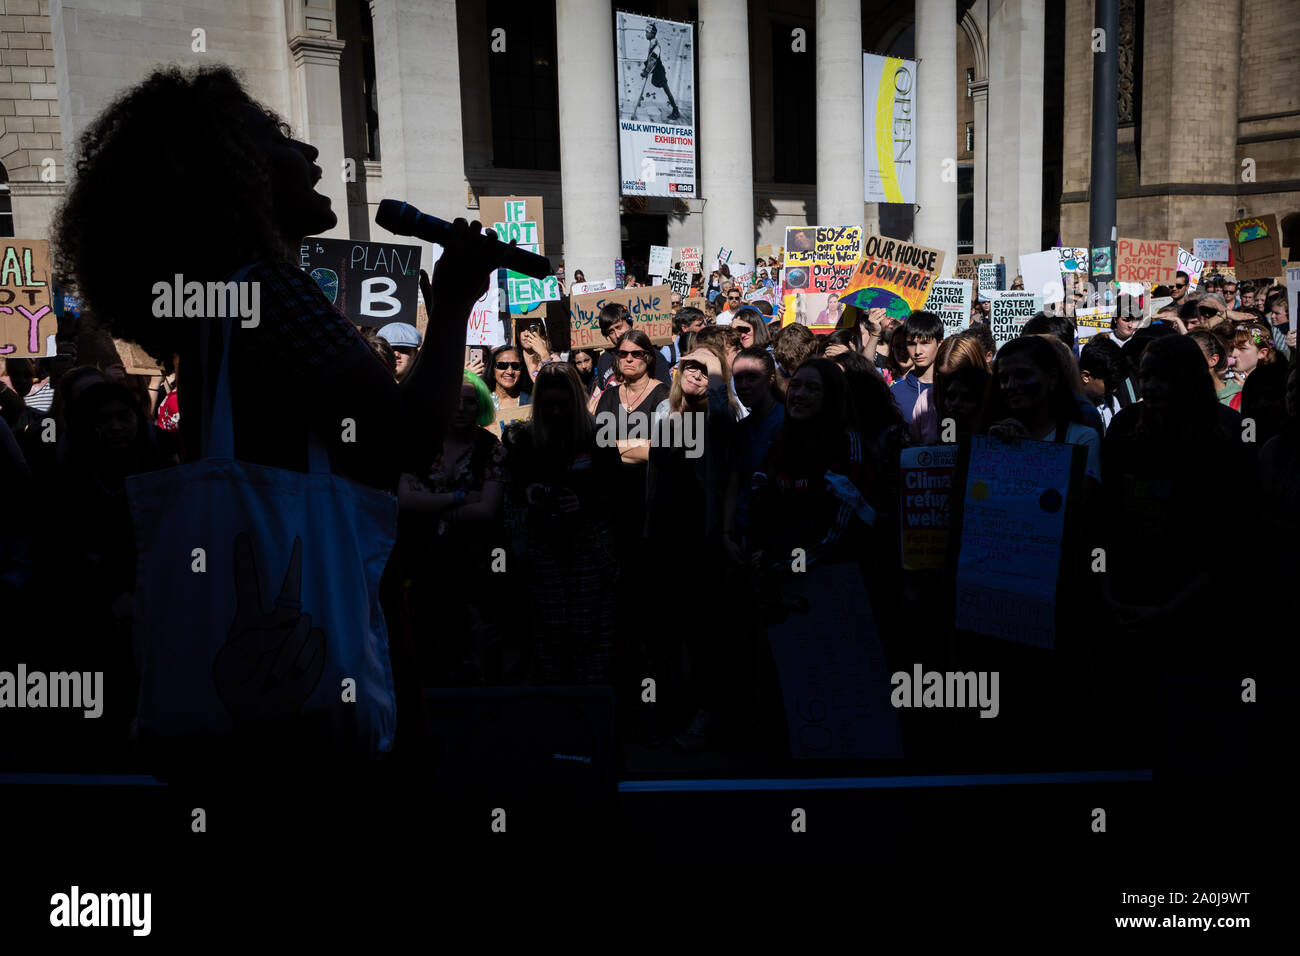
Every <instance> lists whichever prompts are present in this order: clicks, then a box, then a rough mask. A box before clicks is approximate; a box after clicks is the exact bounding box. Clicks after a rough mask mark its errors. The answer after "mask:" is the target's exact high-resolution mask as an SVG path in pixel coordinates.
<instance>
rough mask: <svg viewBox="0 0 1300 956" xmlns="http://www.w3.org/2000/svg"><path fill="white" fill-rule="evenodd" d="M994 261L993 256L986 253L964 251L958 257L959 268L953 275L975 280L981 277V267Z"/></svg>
mask: <svg viewBox="0 0 1300 956" xmlns="http://www.w3.org/2000/svg"><path fill="white" fill-rule="evenodd" d="M992 261H993V257H992V256H989V255H985V254H984V253H974V254H970V253H964V254H962V255H960V256H958V257H957V268H956V269H955V270H954V271H953V276H954V277H955V278H958V279H971V280H974V279H976V278H978V277H979V272H978V269H979V267H980V266H981V265H987V264H989V263H991V262H992Z"/></svg>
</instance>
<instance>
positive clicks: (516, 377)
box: [485, 345, 532, 411]
mask: <svg viewBox="0 0 1300 956" xmlns="http://www.w3.org/2000/svg"><path fill="white" fill-rule="evenodd" d="M486 364H487V370H486V377H485V383H486V385H487V388H488V392H489V394H490V395H491V396H492V407H493V408H495V409H496V410H497V411H500V410H501V409H503V408H518V407H520V406H521V405H527V404H528V403H529V402H531V401H532V395H531V389H530V388H528V387H527V386H530V385H532V379H531V378H530V377H529V376H528V372H527V367H526V365H525V364H524V358H523V355H522V353H521V351H520V350H519V349H517V348H515V347H514V346H513V345H498V346H497V347H496V348H494V349H493V350H492V352H491V353H490V354H489V355H488V359H487V363H486Z"/></svg>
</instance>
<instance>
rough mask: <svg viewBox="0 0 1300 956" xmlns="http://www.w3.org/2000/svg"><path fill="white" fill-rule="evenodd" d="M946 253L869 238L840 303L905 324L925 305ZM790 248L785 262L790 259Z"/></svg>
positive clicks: (901, 242) (909, 244)
mask: <svg viewBox="0 0 1300 956" xmlns="http://www.w3.org/2000/svg"><path fill="white" fill-rule="evenodd" d="M943 255H944V254H943V252H942V250H939V249H929V248H926V247H925V246H918V245H913V244H912V243H910V242H903V241H901V240H899V239H888V238H886V237H884V236H866V237H865V238H864V239H863V242H862V259H861V260H860V261H859V262H858V264H857V266H856V267H855V268H854V270H853V274H852V275H851V276H850V277H849V284H848V288H847V289H845V291H844V294H843V295H842V296H840V299H841V301H843V302H844V303H846V304H847V305H852V306H854V307H855V308H859V309H877V308H883V309H884V310H885V311H886V312H887V313H888V314H889V315H890V316H892V317H894V318H896V319H899V320H900V321H902V320H906V319H907V317H908V316H909V315H911V314H912V312H914V311H915V310H917V309H919V308H921V306H922V305H924V304H925V300H926V299H927V298H928V297H929V295H930V285H931V284H932V283H933V282H934V280H935V279H937V278H938V277H939V273H940V272H941V271H942V269H943ZM789 256H790V253H789V247H788V245H787V252H786V258H787V260H788V259H789Z"/></svg>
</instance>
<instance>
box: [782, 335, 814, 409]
mask: <svg viewBox="0 0 1300 956" xmlns="http://www.w3.org/2000/svg"><path fill="white" fill-rule="evenodd" d="M816 345H817V336H816V335H815V334H814V333H813V332H812V330H811V329H809V328H808V327H807V326H806V325H798V324H794V325H785V326H782V327H781V329H780V331H779V332H777V334H776V335H775V336H773V337H772V358H773V359H775V360H776V374H777V380H776V384H777V387H778V388H780V390H781V394H782V395H784V394H785V388H786V385H787V384H788V383H789V381H790V376H792V375H794V372H795V369H797V368H798V367H799V366H800V365H802V364H803V363H804V362H805V361H806V360H807V359H808V358H810V357H811V356H812V354H813V351H814V349H815V347H816Z"/></svg>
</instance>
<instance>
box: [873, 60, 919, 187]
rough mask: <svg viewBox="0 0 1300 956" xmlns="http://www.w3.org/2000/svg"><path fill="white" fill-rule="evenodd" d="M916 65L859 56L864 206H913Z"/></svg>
mask: <svg viewBox="0 0 1300 956" xmlns="http://www.w3.org/2000/svg"><path fill="white" fill-rule="evenodd" d="M915 90H916V61H914V60H901V59H899V58H897V57H892V56H877V55H876V54H874V53H864V54H862V104H863V113H864V115H863V117H862V138H863V151H862V155H863V157H864V159H865V162H864V164H863V165H864V166H865V167H866V169H865V174H866V183H865V187H866V201H867V202H905V203H914V202H916V142H915V140H916V136H915V134H914V131H915V129H916V93H915Z"/></svg>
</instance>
